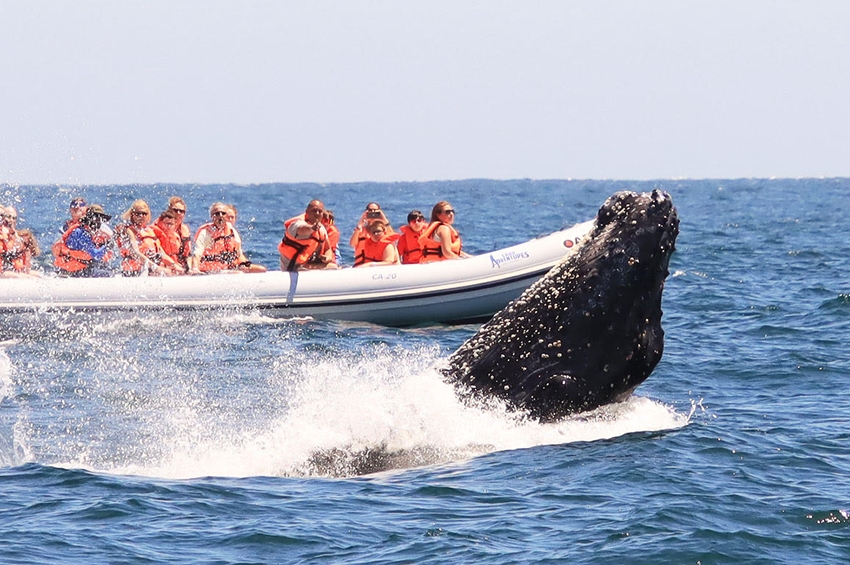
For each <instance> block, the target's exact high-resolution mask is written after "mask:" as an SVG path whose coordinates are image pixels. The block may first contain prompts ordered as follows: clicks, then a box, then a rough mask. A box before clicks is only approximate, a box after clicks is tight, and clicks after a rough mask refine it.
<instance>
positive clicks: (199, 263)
mask: <svg viewBox="0 0 850 565" xmlns="http://www.w3.org/2000/svg"><path fill="white" fill-rule="evenodd" d="M230 213H231V211H230V208H229V206H228V205H227V204H225V203H223V202H216V203H215V204H213V205H212V206H210V220H212V221H210V222H207V223H206V224H204V225H202V226H201V227H200V228H198V231H197V232H196V233H195V244H194V247H195V250H194V251H193V252H192V255H191V257H189V273H191V274H193V275H197V274H200V273H232V272H237V273H238V272H240V271H239V257H240V256H242V238H240V237H239V234H238V233H237V232H236V228H234V227H233V225H232V224H231V223H230V222H228V221H227V216H228V214H230Z"/></svg>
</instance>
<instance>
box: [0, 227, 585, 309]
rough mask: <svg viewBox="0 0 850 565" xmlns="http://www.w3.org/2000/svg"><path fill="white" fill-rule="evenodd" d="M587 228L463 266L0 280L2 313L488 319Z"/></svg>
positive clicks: (462, 263)
mask: <svg viewBox="0 0 850 565" xmlns="http://www.w3.org/2000/svg"><path fill="white" fill-rule="evenodd" d="M591 226H592V222H585V223H583V224H579V225H576V226H573V227H572V228H569V229H566V230H563V231H560V232H556V233H553V234H550V235H547V236H544V237H541V238H538V239H535V240H531V241H527V242H525V243H522V244H519V245H515V246H513V247H509V248H505V249H500V250H498V251H494V252H492V253H488V254H484V255H478V256H475V257H472V258H469V259H464V260H459V261H442V262H438V263H430V264H427V265H395V266H386V267H374V268H360V269H340V270H337V271H301V272H295V273H288V272H279V271H275V272H267V273H256V274H242V273H237V274H222V275H206V276H194V277H187V276H183V277H138V278H125V277H112V278H101V279H93V278H92V279H80V278H63V277H42V278H40V279H5V280H3V281H0V290H2V291H4V292H2V296H0V314H19V313H27V312H30V313H37V314H41V313H50V312H91V311H116V310H117V311H138V310H203V309H218V308H231V309H232V308H251V309H261V310H263V311H264V312H266V313H268V314H270V315H273V316H278V317H312V318H315V319H336V320H351V321H358V322H372V323H377V324H383V325H391V326H401V325H412V324H420V323H427V322H442V323H459V322H465V321H472V320H480V319H485V318H487V317H489V316H491V315H492V314H493V313H495V312H497V311H498V310H500V309H501V308H503V307H504V306H505V305H507V304H508V303H509V302H510V301H511V300H513V299H514V298H516V297H517V296H519V295H520V294H521V293H522V291H523V290H525V289H526V288H528V287H529V286H530V285H531V284H532V283H533V282H534V281H536V280H537V279H539V278H540V277H541V276H543V275H544V274H545V273H547V272H548V271H549V269H551V268H552V267H553V266H554V265H555V264H557V263H558V262H559V261H560V260H561V259H562V258H563V257H564V256H565V254H566V253H568V252H569V251H570V249H571V248H572V247H574V246H575V244H576V243H578V241H579V240H580V239H581V237H582V236H583V235H585V234H586V233H587V232H588V231H589V230H590V227H591Z"/></svg>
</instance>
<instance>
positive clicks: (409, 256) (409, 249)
mask: <svg viewBox="0 0 850 565" xmlns="http://www.w3.org/2000/svg"><path fill="white" fill-rule="evenodd" d="M399 231H400V232H401V238H399V240H398V252H399V255H401V262H402V263H404V264H410V263H418V262H419V259H420V258H421V257H422V249H421V248H420V247H419V234H418V233H416V232H415V231H413V230H412V229H411V228H410V226H401V227H400V228H399Z"/></svg>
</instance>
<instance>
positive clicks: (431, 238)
mask: <svg viewBox="0 0 850 565" xmlns="http://www.w3.org/2000/svg"><path fill="white" fill-rule="evenodd" d="M454 221H455V211H454V208H452V205H451V204H449V203H448V202H446V201H445V200H442V201H440V202H437V203H436V204H435V205H434V208H433V209H432V210H431V224H430V225H429V226H428V227H427V228H425V230H424V231H423V232H422V235H420V236H419V246H420V248H421V249H422V258H421V259H420V260H419V262H420V263H432V262H434V261H444V260H446V259H461V258H464V257H469V254H468V253H464V252H463V250H462V247H463V245H462V243H461V240H460V234H459V233H458V232H457V230H456V229H455V228H454V227H453V226H452V224H453V223H454Z"/></svg>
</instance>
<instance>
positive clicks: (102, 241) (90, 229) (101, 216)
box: [53, 204, 112, 277]
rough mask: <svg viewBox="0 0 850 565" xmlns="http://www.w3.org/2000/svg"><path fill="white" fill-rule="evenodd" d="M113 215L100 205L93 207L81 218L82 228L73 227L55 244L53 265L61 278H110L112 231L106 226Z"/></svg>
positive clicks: (78, 226) (79, 226) (88, 208)
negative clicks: (105, 223)
mask: <svg viewBox="0 0 850 565" xmlns="http://www.w3.org/2000/svg"><path fill="white" fill-rule="evenodd" d="M111 219H112V216H110V215H109V214H107V213H106V212H104V210H103V206H101V205H100V204H92V205H91V206H88V207H87V209H86V213H85V215H84V216H83V217H82V218H80V222H79V225H77V226H74V227H72V228H70V229H69V230H68V231H66V232H65V233H64V234H62V237H61V238H60V240H59V242H58V243H57V244H56V245H54V261H53V264H54V265H55V266H56V268H57V269H58V271H59V274H60V275H62V276H69V277H110V276H112V269H111V268H110V266H109V260H110V258H111V257H112V252H111V249H110V244H111V242H112V230H107V229H105V228H107V227H108V226H105V225H103V223H104V222H108V221H109V220H111Z"/></svg>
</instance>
